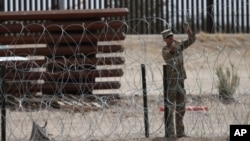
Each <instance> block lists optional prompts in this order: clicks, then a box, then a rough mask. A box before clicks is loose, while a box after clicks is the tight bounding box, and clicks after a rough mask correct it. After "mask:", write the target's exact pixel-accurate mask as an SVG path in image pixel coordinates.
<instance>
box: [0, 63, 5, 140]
mask: <svg viewBox="0 0 250 141" xmlns="http://www.w3.org/2000/svg"><path fill="white" fill-rule="evenodd" d="M4 73H5V66H0V94H1V99H2V101H1V104H2V105H1V139H2V141H6V99H5V97H4V90H3V89H4V78H3V77H4Z"/></svg>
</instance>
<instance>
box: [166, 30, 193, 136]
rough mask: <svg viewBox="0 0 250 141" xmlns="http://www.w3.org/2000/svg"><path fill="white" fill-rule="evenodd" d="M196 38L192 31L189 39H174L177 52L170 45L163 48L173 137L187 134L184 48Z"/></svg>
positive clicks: (169, 122) (170, 128) (169, 117)
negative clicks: (185, 127)
mask: <svg viewBox="0 0 250 141" xmlns="http://www.w3.org/2000/svg"><path fill="white" fill-rule="evenodd" d="M195 39H196V38H195V33H192V34H189V35H188V39H187V40H184V41H174V42H173V44H172V46H173V47H175V48H176V51H175V53H170V50H169V47H168V46H164V47H163V48H162V56H163V59H164V61H165V62H166V64H167V80H168V89H167V90H168V91H167V98H168V99H167V100H168V109H169V110H168V111H169V114H168V120H167V128H168V136H169V137H173V136H175V134H176V135H177V136H181V135H185V131H184V130H185V129H184V124H183V117H184V115H185V106H186V91H185V88H184V80H185V79H186V71H185V68H184V62H183V50H185V49H186V48H188V47H189V46H190V45H191V44H192V43H194V41H195ZM174 114H175V115H174ZM174 118H175V119H174Z"/></svg>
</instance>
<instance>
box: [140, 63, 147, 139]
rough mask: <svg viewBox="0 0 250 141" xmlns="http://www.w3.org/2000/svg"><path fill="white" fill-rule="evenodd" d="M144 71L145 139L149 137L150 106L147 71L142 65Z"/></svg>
mask: <svg viewBox="0 0 250 141" xmlns="http://www.w3.org/2000/svg"><path fill="white" fill-rule="evenodd" d="M141 71H142V90H143V107H144V124H145V137H149V123H148V104H147V85H146V73H145V72H146V71H145V65H144V64H142V65H141Z"/></svg>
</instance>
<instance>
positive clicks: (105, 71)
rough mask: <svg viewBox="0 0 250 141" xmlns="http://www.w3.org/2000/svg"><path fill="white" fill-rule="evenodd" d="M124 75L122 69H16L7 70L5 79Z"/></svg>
mask: <svg viewBox="0 0 250 141" xmlns="http://www.w3.org/2000/svg"><path fill="white" fill-rule="evenodd" d="M122 75H123V71H122V69H102V70H78V71H66V72H58V73H50V72H30V71H26V72H25V71H16V72H11V71H10V72H6V73H5V76H4V79H5V80H6V81H8V80H15V81H29V80H39V79H43V80H45V81H53V80H56V81H61V80H76V81H78V80H83V81H84V80H85V79H86V78H96V77H121V76H122Z"/></svg>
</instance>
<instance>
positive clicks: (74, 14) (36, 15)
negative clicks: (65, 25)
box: [0, 8, 129, 21]
mask: <svg viewBox="0 0 250 141" xmlns="http://www.w3.org/2000/svg"><path fill="white" fill-rule="evenodd" d="M128 12H129V11H128V9H127V8H109V9H84V10H50V11H18V12H0V17H1V18H0V21H9V20H62V21H67V20H85V19H91V18H94V19H96V18H102V17H121V16H126V15H127V14H128Z"/></svg>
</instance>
